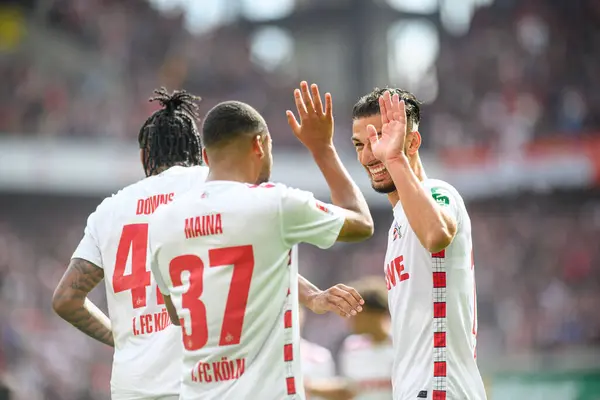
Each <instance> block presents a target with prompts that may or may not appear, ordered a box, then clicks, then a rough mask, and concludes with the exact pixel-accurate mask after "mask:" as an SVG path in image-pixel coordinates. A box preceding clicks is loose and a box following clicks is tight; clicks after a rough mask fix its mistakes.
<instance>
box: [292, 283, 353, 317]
mask: <svg viewBox="0 0 600 400" xmlns="http://www.w3.org/2000/svg"><path fill="white" fill-rule="evenodd" d="M298 299H299V300H300V304H302V305H303V306H305V307H306V308H308V309H309V310H311V311H312V312H314V313H315V314H325V313H326V312H329V311H332V312H335V313H336V314H338V315H339V316H341V317H351V316H353V315H356V314H358V313H359V312H361V311H362V307H361V305H362V304H364V303H365V302H364V300H363V299H362V297H361V296H360V294H359V293H358V292H357V291H356V290H355V289H354V288H351V287H349V286H346V285H343V284H341V283H338V284H337V285H335V286H332V287H330V288H329V289H327V290H321V289H319V288H318V287H316V286H315V285H313V284H312V283H311V282H310V281H308V279H306V278H305V277H303V276H302V275H298Z"/></svg>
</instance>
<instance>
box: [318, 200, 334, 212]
mask: <svg viewBox="0 0 600 400" xmlns="http://www.w3.org/2000/svg"><path fill="white" fill-rule="evenodd" d="M317 208H318V209H319V210H321V211H323V212H324V213H327V214H333V213H332V212H331V210H329V209H328V208H327V207H325V204H323V203H321V202H320V201H317Z"/></svg>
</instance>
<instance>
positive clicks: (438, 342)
mask: <svg viewBox="0 0 600 400" xmlns="http://www.w3.org/2000/svg"><path fill="white" fill-rule="evenodd" d="M422 185H423V187H424V188H425V190H427V192H429V193H431V196H432V197H433V198H434V200H435V201H436V202H437V204H439V205H440V206H441V207H443V208H444V210H445V211H446V212H448V213H449V214H450V215H451V216H452V217H453V218H454V219H455V220H456V222H457V225H458V230H457V233H456V236H455V238H454V240H453V241H452V243H451V244H450V245H449V246H448V247H447V248H446V249H445V250H443V251H441V252H439V253H437V254H431V253H429V252H428V251H427V250H426V249H425V248H424V247H423V246H422V245H421V243H420V242H419V239H418V238H417V236H416V234H415V232H414V231H413V230H412V228H411V227H410V225H409V223H408V219H407V218H406V215H405V213H404V210H403V209H402V204H401V203H400V202H398V204H397V205H396V206H395V207H394V222H393V224H392V227H391V228H390V231H389V234H388V248H387V252H386V256H385V276H386V283H387V287H388V290H389V293H388V299H389V307H390V314H391V317H392V332H393V340H394V348H395V351H396V355H395V360H394V368H393V375H392V385H393V389H394V399H395V400H414V399H432V400H463V399H468V400H484V399H485V398H486V395H485V390H484V387H483V382H482V379H481V376H480V374H479V370H478V368H477V363H476V361H475V345H476V336H477V307H476V294H475V275H474V264H473V245H472V241H471V220H470V219H469V215H468V214H467V210H466V208H465V204H464V202H463V200H462V198H461V197H460V195H459V194H458V192H457V191H456V189H454V188H453V187H452V186H451V185H449V184H448V183H446V182H443V181H440V180H436V179H427V180H425V181H424V182H423V183H422Z"/></svg>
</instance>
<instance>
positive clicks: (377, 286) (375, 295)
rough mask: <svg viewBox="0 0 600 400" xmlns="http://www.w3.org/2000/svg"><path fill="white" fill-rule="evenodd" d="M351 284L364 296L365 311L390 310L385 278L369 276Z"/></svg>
mask: <svg viewBox="0 0 600 400" xmlns="http://www.w3.org/2000/svg"><path fill="white" fill-rule="evenodd" d="M350 286H352V287H353V288H354V289H356V291H357V292H358V293H359V294H360V295H361V296H362V298H363V300H364V301H365V304H364V305H363V308H364V309H365V311H372V312H381V313H387V312H389V306H388V293H387V287H386V285H385V282H384V280H383V278H381V277H379V276H368V277H364V278H362V279H360V280H358V281H356V282H354V283H351V284H350Z"/></svg>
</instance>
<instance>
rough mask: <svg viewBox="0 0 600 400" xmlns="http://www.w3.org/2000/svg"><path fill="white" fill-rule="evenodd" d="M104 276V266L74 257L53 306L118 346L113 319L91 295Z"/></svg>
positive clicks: (93, 335) (72, 321) (87, 331)
mask: <svg viewBox="0 0 600 400" xmlns="http://www.w3.org/2000/svg"><path fill="white" fill-rule="evenodd" d="M102 279H104V270H103V269H102V268H99V267H98V266H96V265H94V264H92V263H91V262H89V261H86V260H84V259H81V258H73V259H71V262H70V263H69V267H68V268H67V271H66V272H65V273H64V275H63V277H62V278H61V280H60V282H59V283H58V286H57V287H56V290H55V291H54V296H53V297H52V307H53V308H54V311H55V312H56V313H57V314H58V315H59V316H60V317H61V318H62V319H64V320H65V321H67V322H69V323H70V324H71V325H73V326H74V327H75V328H77V329H79V330H80V331H81V332H83V333H85V334H86V335H88V336H89V337H91V338H92V339H96V340H97V341H99V342H102V343H104V344H106V345H108V346H111V347H114V346H115V343H114V339H113V333H112V329H111V324H110V319H109V318H108V317H107V316H106V315H105V314H104V313H103V312H102V311H101V310H100V309H99V308H98V307H96V306H95V305H94V304H93V303H92V302H91V301H90V300H89V299H88V298H87V296H88V293H90V292H91V291H92V290H93V289H94V288H95V287H96V286H97V285H98V283H100V281H101V280H102Z"/></svg>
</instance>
